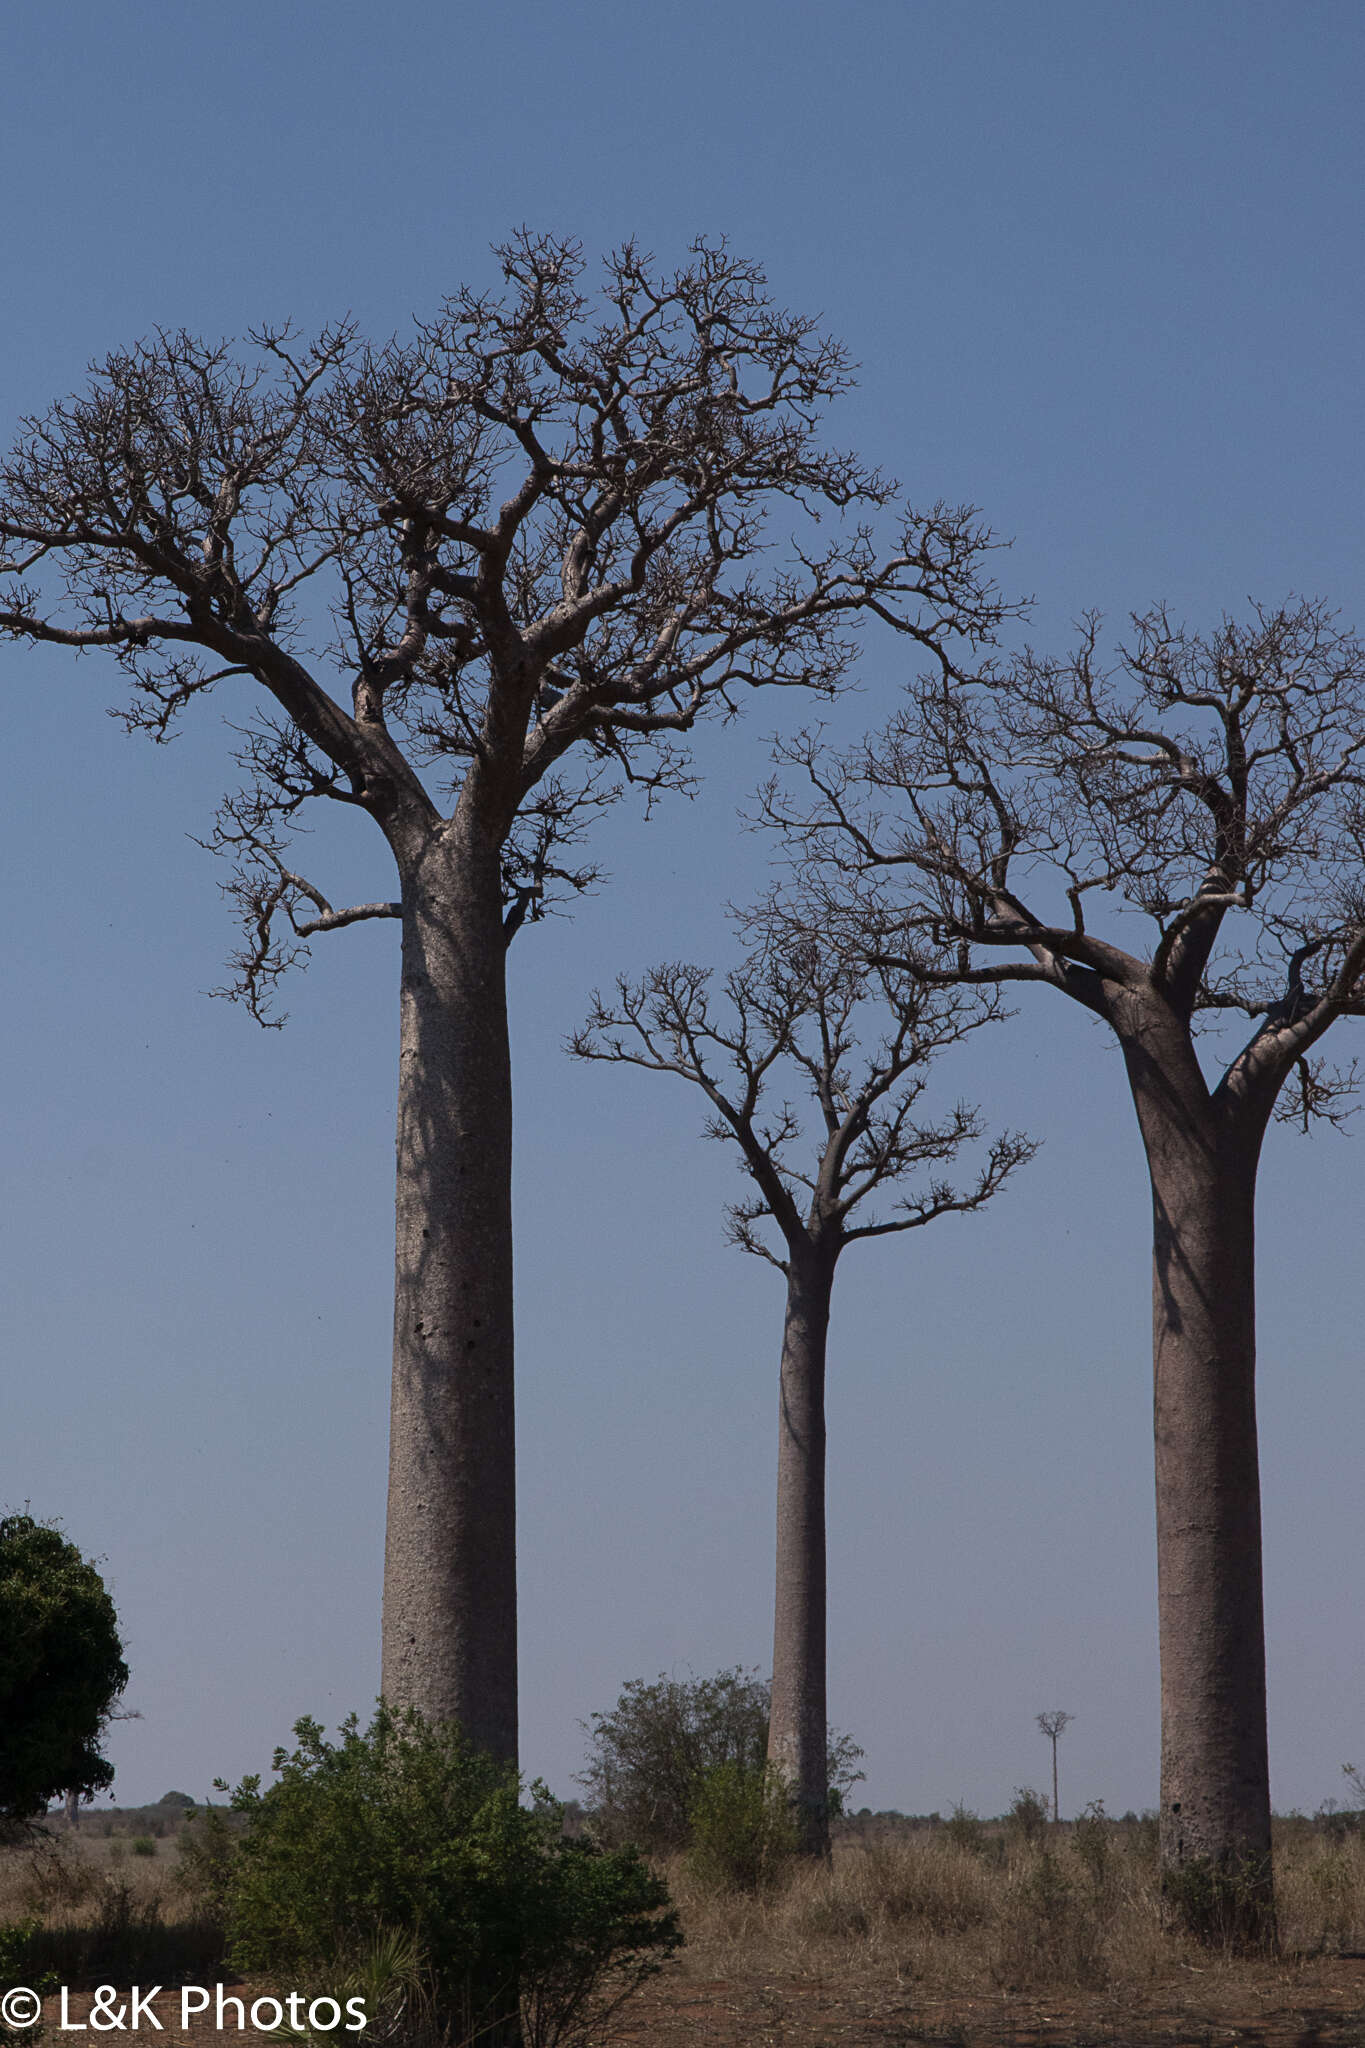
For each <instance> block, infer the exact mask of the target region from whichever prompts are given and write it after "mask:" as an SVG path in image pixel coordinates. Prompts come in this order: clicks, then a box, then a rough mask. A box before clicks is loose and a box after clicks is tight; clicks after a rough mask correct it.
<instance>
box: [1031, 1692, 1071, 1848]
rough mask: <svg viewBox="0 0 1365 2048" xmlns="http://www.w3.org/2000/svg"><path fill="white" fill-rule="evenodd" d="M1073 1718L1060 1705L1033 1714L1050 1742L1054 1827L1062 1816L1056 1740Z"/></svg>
mask: <svg viewBox="0 0 1365 2048" xmlns="http://www.w3.org/2000/svg"><path fill="white" fill-rule="evenodd" d="M1075 1718H1076V1716H1075V1715H1074V1714H1067V1713H1064V1712H1063V1711H1062V1709H1061V1708H1060V1707H1056V1708H1054V1709H1053V1710H1052V1711H1051V1712H1050V1713H1047V1714H1036V1715H1035V1716H1034V1719H1035V1720H1036V1721H1037V1723H1038V1726H1039V1728H1040V1729H1041V1731H1042V1733H1043V1734H1044V1735H1046V1737H1047V1739H1048V1741H1049V1742H1050V1743H1051V1744H1052V1824H1053V1826H1054V1827H1055V1826H1056V1824H1057V1822H1058V1821H1059V1820H1060V1819H1061V1817H1062V1804H1061V1798H1060V1795H1059V1794H1058V1790H1057V1741H1058V1738H1059V1737H1060V1735H1061V1734H1062V1731H1063V1729H1065V1728H1066V1727H1067V1725H1068V1723H1070V1722H1072V1721H1074V1720H1075Z"/></svg>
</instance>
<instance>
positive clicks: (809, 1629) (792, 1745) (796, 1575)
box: [768, 1245, 834, 1856]
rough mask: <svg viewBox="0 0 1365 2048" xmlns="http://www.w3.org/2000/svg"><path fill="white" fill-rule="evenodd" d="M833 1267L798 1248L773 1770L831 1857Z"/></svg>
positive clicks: (788, 1351) (785, 1381) (805, 1838)
mask: <svg viewBox="0 0 1365 2048" xmlns="http://www.w3.org/2000/svg"><path fill="white" fill-rule="evenodd" d="M833 1285H834V1263H833V1261H832V1260H830V1259H827V1258H822V1257H821V1256H820V1255H819V1254H818V1253H812V1252H809V1251H804V1250H803V1249H802V1248H801V1247H799V1246H795V1245H794V1246H793V1247H792V1248H791V1256H790V1266H789V1273H788V1280H787V1313H786V1320H785V1323H784V1325H783V1332H782V1381H781V1393H780V1397H779V1403H778V1437H777V1597H776V1602H775V1606H774V1617H773V1691H772V1711H771V1717H770V1719H769V1723H768V1761H769V1762H770V1763H771V1764H774V1765H775V1766H776V1767H777V1769H778V1770H779V1771H780V1772H781V1773H782V1776H783V1778H784V1779H785V1781H786V1784H787V1788H788V1791H789V1793H790V1795H791V1799H792V1804H793V1807H794V1809H795V1815H796V1822H797V1829H798V1836H799V1841H800V1846H801V1848H802V1850H803V1851H804V1852H805V1853H806V1854H807V1855H812V1856H825V1855H828V1853H829V1782H828V1764H827V1755H826V1750H827V1715H826V1703H825V1685H826V1677H825V1671H826V1665H825V1657H826V1650H825V1607H826V1590H825V1347H826V1338H827V1335H828V1331H829V1304H830V1294H831V1291H832V1289H833Z"/></svg>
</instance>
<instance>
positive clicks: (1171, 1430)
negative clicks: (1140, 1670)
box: [1125, 1045, 1274, 1942]
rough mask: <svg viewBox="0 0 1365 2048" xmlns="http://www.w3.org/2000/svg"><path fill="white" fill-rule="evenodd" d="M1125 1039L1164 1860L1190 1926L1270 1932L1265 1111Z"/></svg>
mask: <svg viewBox="0 0 1365 2048" xmlns="http://www.w3.org/2000/svg"><path fill="white" fill-rule="evenodd" d="M1125 1051H1126V1052H1127V1053H1128V1058H1129V1071H1130V1076H1131V1077H1132V1078H1133V1080H1134V1096H1135V1100H1136V1103H1137V1108H1138V1115H1139V1118H1140V1121H1141V1123H1142V1129H1143V1136H1144V1139H1145V1141H1146V1145H1147V1159H1148V1167H1149V1170H1150V1173H1151V1182H1152V1203H1153V1292H1152V1307H1153V1365H1154V1418H1155V1437H1156V1516H1157V1592H1158V1605H1159V1616H1160V1623H1159V1625H1160V1642H1161V1731H1162V1732H1161V1861H1162V1870H1163V1876H1164V1880H1165V1884H1166V1888H1167V1892H1168V1895H1169V1896H1170V1897H1171V1898H1172V1900H1173V1902H1174V1903H1175V1904H1176V1906H1177V1909H1178V1910H1179V1912H1180V1914H1181V1916H1182V1918H1184V1919H1185V1920H1186V1922H1187V1923H1188V1924H1189V1925H1191V1927H1193V1928H1194V1930H1195V1931H1197V1932H1200V1933H1203V1934H1205V1935H1216V1936H1219V1937H1222V1938H1229V1937H1230V1938H1233V1939H1236V1940H1239V1941H1240V1940H1247V1941H1253V1942H1258V1941H1261V1940H1264V1939H1265V1938H1266V1937H1267V1936H1270V1935H1273V1928H1274V1918H1273V1915H1274V1893H1273V1883H1272V1872H1271V1849H1270V1773H1269V1760H1268V1754H1267V1744H1266V1687H1265V1619H1264V1608H1263V1600H1262V1589H1261V1494H1260V1471H1259V1463H1258V1457H1257V1444H1256V1311H1255V1233H1254V1217H1255V1189H1256V1166H1257V1155H1258V1152H1259V1148H1260V1139H1261V1135H1262V1131H1263V1123H1262V1122H1261V1121H1260V1120H1259V1119H1257V1118H1256V1117H1255V1116H1254V1115H1252V1114H1249V1113H1248V1111H1247V1109H1246V1106H1245V1105H1241V1106H1240V1109H1239V1107H1238V1106H1236V1105H1234V1104H1232V1103H1230V1102H1229V1101H1228V1100H1227V1099H1226V1098H1225V1097H1221V1096H1220V1097H1217V1098H1214V1099H1212V1100H1210V1099H1209V1097H1208V1095H1207V1092H1206V1091H1205V1092H1204V1096H1203V1100H1202V1102H1201V1101H1199V1099H1198V1094H1199V1090H1201V1089H1202V1088H1203V1083H1202V1079H1201V1080H1199V1081H1198V1083H1197V1086H1196V1083H1195V1075H1196V1074H1197V1068H1196V1067H1195V1062H1194V1055H1193V1052H1192V1051H1190V1052H1189V1054H1188V1061H1187V1062H1180V1063H1178V1064H1177V1063H1175V1062H1173V1061H1169V1060H1168V1061H1163V1063H1162V1065H1163V1071H1161V1072H1160V1073H1156V1072H1154V1071H1153V1069H1152V1068H1150V1067H1149V1066H1148V1065H1147V1063H1146V1062H1144V1061H1143V1060H1142V1059H1141V1057H1140V1056H1139V1057H1138V1058H1137V1059H1136V1060H1135V1058H1134V1053H1133V1049H1132V1048H1131V1047H1130V1046H1128V1045H1125ZM1192 1069H1193V1070H1194V1071H1193V1072H1192V1071H1191V1070H1192ZM1182 1084H1188V1085H1182ZM1249 1126H1250V1128H1248V1127H1249Z"/></svg>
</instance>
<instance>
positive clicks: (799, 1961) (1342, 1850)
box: [0, 1819, 1365, 2048]
mask: <svg viewBox="0 0 1365 2048" xmlns="http://www.w3.org/2000/svg"><path fill="white" fill-rule="evenodd" d="M139 1841H140V1842H142V1843H143V1844H144V1845H145V1844H146V1842H148V1841H154V1842H155V1848H154V1849H153V1850H152V1851H151V1852H150V1853H149V1852H148V1850H147V1848H146V1847H145V1846H143V1847H142V1848H140V1849H139V1847H138V1843H139ZM1277 1856H1278V1884H1279V1891H1278V1903H1279V1915H1280V1932H1281V1953H1280V1955H1279V1956H1278V1957H1277V1958H1275V1959H1267V1960H1258V1961H1247V1960H1245V1959H1239V1958H1237V1957H1235V1956H1231V1955H1223V1954H1219V1953H1210V1952H1208V1951H1206V1950H1202V1949H1198V1948H1195V1947H1192V1946H1191V1945H1189V1944H1188V1943H1186V1942H1184V1941H1182V1940H1180V1939H1179V1938H1177V1937H1176V1936H1174V1935H1173V1934H1172V1933H1171V1932H1170V1931H1169V1930H1167V1929H1166V1928H1164V1927H1163V1925H1162V1918H1161V1911H1160V1903H1159V1897H1158V1892H1157V1886H1156V1866H1155V1847H1154V1841H1153V1838H1152V1829H1151V1827H1150V1825H1149V1824H1147V1823H1144V1822H1138V1823H1136V1824H1131V1823H1130V1824H1127V1825H1125V1824H1122V1823H1117V1822H1108V1821H1106V1822H1102V1823H1099V1824H1098V1825H1092V1826H1090V1827H1089V1828H1087V1827H1086V1826H1085V1824H1081V1826H1080V1827H1079V1828H1076V1827H1071V1828H1068V1827H1066V1826H1063V1827H1062V1828H1061V1829H1057V1830H1038V1831H1035V1834H1034V1837H1033V1839H1031V1840H1030V1839H1025V1838H1024V1837H1023V1836H1021V1835H1020V1834H1019V1833H1017V1832H1011V1831H1010V1830H1009V1829H1001V1828H993V1827H986V1828H983V1829H978V1830H976V1831H975V1832H973V1830H971V1829H970V1828H960V1829H954V1828H953V1827H951V1826H939V1827H937V1828H930V1827H928V1826H914V1825H910V1824H905V1823H902V1824H899V1825H893V1824H888V1825H884V1826H880V1827H865V1828H864V1829H863V1830H862V1831H861V1832H854V1831H849V1832H848V1833H846V1834H845V1835H844V1836H843V1837H842V1839H841V1840H840V1841H839V1842H838V1843H837V1845H836V1850H835V1855H834V1859H833V1863H832V1865H831V1866H830V1867H829V1868H828V1869H815V1870H810V1869H807V1870H798V1871H797V1872H796V1873H795V1874H794V1875H791V1876H789V1877H788V1878H787V1879H786V1880H785V1881H783V1882H780V1883H776V1884H774V1885H773V1886H772V1887H771V1889H770V1890H768V1891H767V1892H766V1893H764V1894H760V1895H758V1896H753V1895H741V1894H735V1893H728V1894H727V1893H719V1894H718V1893H716V1892H714V1891H706V1890H704V1889H702V1888H701V1887H699V1886H698V1885H697V1884H696V1883H695V1882H694V1880H693V1879H692V1878H691V1877H690V1875H689V1873H688V1871H687V1868H686V1866H685V1865H684V1864H683V1863H682V1862H681V1861H679V1862H677V1863H675V1864H673V1865H671V1866H670V1867H669V1870H668V1876H669V1881H670V1884H671V1887H672V1890H673V1893H674V1897H675V1899H676V1901H677V1903H678V1905H679V1907H680V1910H681V1913H682V1918H683V1922H684V1925H685V1927H686V1931H687V1937H688V1939H687V1947H686V1948H685V1949H684V1950H683V1952H682V1954H681V1956H680V1957H679V1959H678V1960H677V1961H676V1962H674V1963H673V1964H671V1965H670V1966H669V1968H668V1969H667V1970H666V1971H665V1973H664V1974H663V1975H662V1976H661V1977H659V1978H658V1979H657V1980H655V1982H654V1983H652V1984H651V1985H649V1986H647V1987H646V1989H645V1990H644V1991H643V1992H641V1993H640V1994H639V1996H638V1997H637V1998H636V1999H635V2000H634V2001H633V2002H632V2003H631V2004H629V2005H628V2006H626V2007H625V2008H624V2010H623V2011H622V2013H621V2015H620V2018H619V2021H618V2022H617V2028H616V2031H615V2032H614V2034H613V2036H612V2039H613V2040H616V2041H618V2042H619V2043H620V2044H622V2048H646V2044H648V2048H693V2044H695V2048H817V2044H818V2048H834V2044H836V2043H837V2044H841V2048H859V2044H863V2043H866V2044H867V2048H882V2044H886V2048H890V2044H895V2043H900V2044H909V2043H933V2044H939V2048H949V2044H957V2048H977V2044H980V2048H1004V2044H1018V2048H1023V2044H1025V2043H1035V2044H1039V2048H1042V2044H1048V2048H1054V2044H1056V2048H1062V2044H1065V2048H1101V2044H1103V2048H1129V2044H1133V2048H1145V2044H1152V2048H1186V2044H1188V2048H1234V2044H1237V2048H1365V1837H1362V1835H1360V1834H1358V1833H1354V1832H1343V1831H1341V1830H1340V1829H1338V1830H1337V1831H1336V1832H1333V1831H1332V1829H1331V1828H1330V1827H1324V1826H1322V1825H1320V1824H1318V1825H1315V1824H1313V1823H1310V1822H1308V1821H1302V1820H1297V1819H1290V1820H1287V1821H1284V1822H1282V1823H1280V1824H1279V1835H1278V1843H1277ZM25 1917H27V1918H33V1917H37V1918H39V1919H40V1920H41V1922H42V1924H43V1929H44V1933H43V1943H44V1946H45V1949H46V1952H47V1958H46V1959H47V1961H48V1963H49V1965H50V1966H51V1967H53V1968H54V1969H55V1970H56V1972H57V1974H58V1975H59V1976H62V1977H65V1978H66V1980H67V1981H68V1982H70V1983H72V1984H75V1983H78V1982H79V1983H81V1984H82V1985H84V1986H86V1987H89V1986H91V1985H93V1984H95V1983H104V1982H114V1983H117V1984H119V1985H121V1986H126V1985H127V1984H128V1983H130V1982H133V1981H137V1982H140V1983H142V1984H143V1985H146V1984H148V1983H153V1982H164V1983H166V1984H168V1985H171V1984H174V1983H176V1982H178V1981H190V1982H195V1983H208V1984H212V1983H213V1982H215V1981H216V1980H217V1979H218V1978H219V1977H220V1976H222V1975H223V1974H224V1973H223V1972H222V1971H221V1969H220V1967H219V1963H218V1956H217V1951H216V1947H215V1943H216V1941H217V1939H218V1933H217V1930H216V1928H215V1927H214V1926H213V1925H212V1923H211V1922H210V1921H208V1920H207V1919H206V1917H205V1915H204V1913H203V1911H202V1896H201V1894H199V1893H198V1892H197V1891H196V1885H195V1881H194V1876H193V1872H192V1869H191V1859H190V1858H188V1857H186V1856H182V1854H181V1852H180V1848H179V1842H178V1838H177V1837H176V1835H175V1834H174V1832H172V1831H169V1830H168V1832H167V1833H166V1835H165V1836H164V1837H163V1838H162V1839H159V1840H158V1839H156V1838H155V1837H153V1836H150V1835H147V1834H142V1835H140V1836H139V1835H129V1834H126V1833H123V1834H120V1833H114V1834H112V1835H110V1836H108V1837H105V1836H103V1835H101V1834H100V1833H98V1832H97V1831H93V1830H92V1829H91V1826H90V1823H89V1822H87V1823H86V1826H85V1827H84V1828H83V1829H82V1831H81V1833H80V1834H79V1835H78V1836H76V1837H74V1838H73V1837H71V1836H68V1835H64V1834H62V1833H60V1832H56V1833H54V1835H53V1837H52V1838H51V1839H50V1840H49V1841H47V1842H45V1843H40V1844H37V1845H35V1846H30V1847H27V1848H22V1849H20V1848H11V1849H9V1850H6V1851H4V1852H0V1924H3V1923H5V1922H10V1921H13V1920H15V1919H20V1918H25ZM249 1988H250V1991H251V1993H252V1995H255V1994H256V1993H257V1992H258V1991H264V1990H266V1989H268V1988H269V1987H267V1986H264V1985H260V1986H256V1985H252V1986H251V1987H249ZM88 2003H89V2000H88V1996H85V1997H77V1998H75V1999H73V2001H72V2011H73V2013H75V2014H76V2015H77V2016H80V2015H81V2014H83V2012H84V2009H85V2007H86V2005H87V2004H88ZM166 2016H167V2017H169V2018H173V2010H172V2011H171V2012H168V2013H167V2014H166ZM56 2017H57V2015H56V2009H55V2005H54V2006H53V2008H52V2010H51V2012H50V2015H49V2023H50V2031H49V2035H48V2040H49V2043H50V2042H51V2041H52V2040H54V2039H55V2038H59V2037H58V2036H57V2035H56V2031H55V2026H53V2025H52V2024H51V2023H52V2022H55V2020H56ZM197 2031H198V2032H199V2033H201V2034H203V2035H204V2039H205V2043H207V2041H208V2040H210V2039H216V2040H218V2041H222V2039H223V2036H222V2035H215V2034H214V2033H213V2032H212V2030H211V2029H205V2028H203V2027H202V2025H201V2026H200V2028H199V2029H198V2030H197ZM93 2038H94V2037H93V2036H92V2035H89V2034H87V2035H86V2036H85V2039H86V2040H87V2041H90V2040H92V2039H93ZM106 2038H107V2037H106ZM161 2038H162V2039H163V2040H164V2041H165V2042H167V2044H169V2043H171V2042H172V2041H174V2040H175V2039H176V2038H177V2035H176V2031H175V2029H174V2028H173V2027H171V2028H168V2030H167V2033H166V2034H165V2035H163V2036H162V2037H161ZM228 2038H231V2036H229V2037H228ZM244 2038H246V2039H250V2040H254V2039H258V2038H259V2037H258V2036H255V2035H248V2036H246V2037H244ZM346 2038H354V2037H353V2036H351V2037H346Z"/></svg>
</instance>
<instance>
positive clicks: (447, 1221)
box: [383, 827, 517, 1761]
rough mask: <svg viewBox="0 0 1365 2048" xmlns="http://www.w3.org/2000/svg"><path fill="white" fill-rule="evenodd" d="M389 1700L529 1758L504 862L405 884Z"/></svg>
mask: <svg viewBox="0 0 1365 2048" xmlns="http://www.w3.org/2000/svg"><path fill="white" fill-rule="evenodd" d="M403 894H404V906H403V964H402V993H401V1036H400V1054H399V1090H398V1137H397V1183H398V1189H397V1232H396V1259H395V1292H394V1358H393V1404H392V1416H391V1423H390V1448H389V1502H388V1524H387V1528H388V1534H387V1542H386V1552H385V1569H384V1622H383V1692H384V1697H385V1698H386V1699H387V1700H388V1701H389V1703H390V1704H391V1705H394V1706H398V1707H416V1708H417V1709H418V1710H419V1711H420V1712H421V1713H422V1714H423V1715H424V1716H426V1718H427V1719H428V1720H432V1721H446V1720H455V1721H458V1723H459V1724H460V1726H461V1728H462V1729H463V1731H464V1733H465V1734H466V1735H467V1736H468V1738H469V1739H470V1741H471V1742H472V1743H473V1744H474V1745H475V1746H476V1747H477V1748H479V1749H483V1750H488V1751H490V1752H491V1753H492V1754H493V1755H495V1756H498V1757H503V1758H506V1759H507V1760H509V1761H515V1759H516V1755H517V1637H516V1472H515V1433H514V1397H513V1331H512V1212H511V1168H512V1082H511V1065H510V1059H509V1052H508V1039H507V1002H506V941H505V938H504V933H503V918H502V894H501V884H500V879H499V849H498V847H497V846H496V845H494V844H486V843H485V844H481V843H480V842H479V839H478V837H477V835H476V834H475V833H474V832H473V831H472V830H469V829H466V832H465V834H464V837H463V840H461V839H460V838H457V837H456V831H455V828H454V827H447V828H445V829H444V830H443V831H442V832H440V833H436V834H433V835H432V838H431V840H430V842H429V844H428V847H427V849H426V851H425V852H424V854H423V856H422V858H421V859H420V860H419V861H418V862H417V863H416V864H415V868H414V871H413V872H412V873H411V874H410V875H409V876H406V877H405V887H404V892H403Z"/></svg>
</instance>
